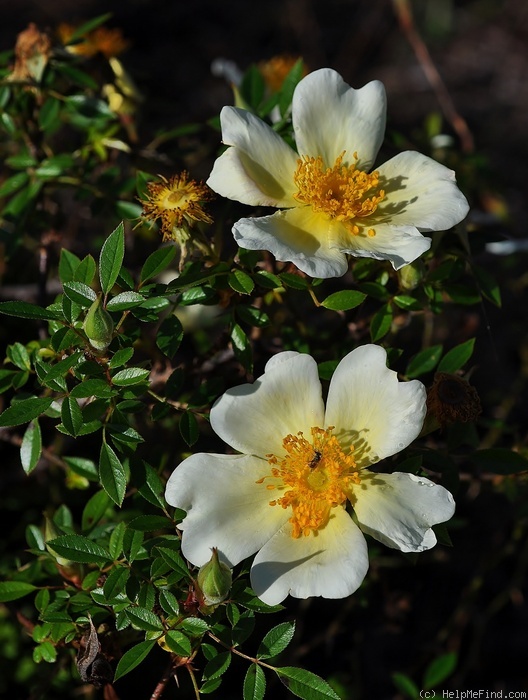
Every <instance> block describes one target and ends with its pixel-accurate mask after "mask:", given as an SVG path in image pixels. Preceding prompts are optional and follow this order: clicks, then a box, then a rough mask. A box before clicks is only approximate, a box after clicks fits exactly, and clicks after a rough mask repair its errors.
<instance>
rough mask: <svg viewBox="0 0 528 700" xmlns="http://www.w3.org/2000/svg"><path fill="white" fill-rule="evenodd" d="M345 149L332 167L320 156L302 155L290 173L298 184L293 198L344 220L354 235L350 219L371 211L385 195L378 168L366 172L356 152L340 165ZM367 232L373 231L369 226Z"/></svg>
mask: <svg viewBox="0 0 528 700" xmlns="http://www.w3.org/2000/svg"><path fill="white" fill-rule="evenodd" d="M344 156H345V151H343V153H341V155H340V156H338V157H337V158H336V161H335V163H334V165H333V167H331V168H325V167H324V164H323V159H322V158H321V156H317V158H314V157H312V156H302V158H299V159H298V160H297V170H296V171H295V174H294V176H293V180H294V182H295V185H296V186H297V188H298V191H297V193H296V194H295V195H294V196H295V198H296V199H297V200H298V201H299V202H302V203H303V204H309V205H310V206H311V207H312V209H313V210H314V211H315V212H317V213H319V214H325V215H326V216H328V217H329V218H331V219H335V220H336V221H341V222H343V223H344V224H345V225H346V226H347V229H348V230H349V231H350V233H352V234H353V235H354V236H357V235H359V233H360V229H359V227H358V226H357V224H355V223H353V220H354V219H356V218H364V217H367V216H370V215H371V214H373V213H374V212H375V211H376V209H377V207H378V204H379V203H380V202H381V201H382V200H383V199H384V197H385V192H384V190H379V189H378V185H379V172H378V171H377V170H374V172H372V173H366V172H364V171H363V170H359V169H358V167H357V160H358V157H357V153H354V161H355V162H354V163H352V165H343V158H344ZM369 193H370V196H367V195H368V194H369ZM367 234H368V235H369V236H371V237H372V236H374V235H376V232H375V231H374V229H372V228H370V229H368V232H367Z"/></svg>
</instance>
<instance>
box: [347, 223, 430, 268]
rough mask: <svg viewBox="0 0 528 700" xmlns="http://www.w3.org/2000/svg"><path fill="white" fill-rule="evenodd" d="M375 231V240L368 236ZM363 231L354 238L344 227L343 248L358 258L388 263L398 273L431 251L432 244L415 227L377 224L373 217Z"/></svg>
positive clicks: (362, 226) (360, 227)
mask: <svg viewBox="0 0 528 700" xmlns="http://www.w3.org/2000/svg"><path fill="white" fill-rule="evenodd" d="M371 228H373V230H374V231H375V236H372V237H371V236H369V235H368V233H367V232H368V230H369V229H371ZM359 229H360V233H359V234H358V235H356V236H354V235H352V234H351V233H350V232H349V231H348V230H347V229H346V228H345V226H341V227H340V234H341V235H340V237H339V239H338V244H337V245H338V247H339V249H340V250H342V251H343V252H344V253H349V254H350V255H354V256H355V257H357V258H374V259H375V260H388V261H389V262H390V263H391V264H392V266H393V268H394V269H395V270H399V269H400V268H401V267H403V266H404V265H408V264H409V263H411V262H413V260H416V258H418V257H420V255H422V253H425V251H426V250H429V248H430V247H431V243H432V241H431V239H430V238H427V237H426V236H422V234H421V233H420V232H419V231H418V229H417V228H415V227H414V226H396V225H393V224H392V223H391V222H388V223H379V222H378V223H375V222H373V221H371V220H370V218H369V219H368V220H367V223H366V224H364V225H362V224H361V223H359Z"/></svg>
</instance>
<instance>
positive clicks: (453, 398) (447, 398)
mask: <svg viewBox="0 0 528 700" xmlns="http://www.w3.org/2000/svg"><path fill="white" fill-rule="evenodd" d="M481 412H482V408H481V405H480V398H479V395H478V393H477V390H476V389H475V387H473V386H471V384H469V383H468V382H467V381H466V380H465V379H462V377H458V376H457V375H456V374H447V373H446V372H437V373H436V374H435V378H434V382H433V385H432V387H431V388H430V389H429V390H428V391H427V418H428V419H429V418H436V420H437V421H438V423H439V425H440V427H442V428H444V427H445V426H446V425H449V424H450V423H470V422H472V421H474V420H476V419H477V418H478V416H479V415H480V414H481Z"/></svg>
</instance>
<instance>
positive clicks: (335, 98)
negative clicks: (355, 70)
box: [292, 68, 387, 170]
mask: <svg viewBox="0 0 528 700" xmlns="http://www.w3.org/2000/svg"><path fill="white" fill-rule="evenodd" d="M386 110H387V101H386V96H385V88H384V87H383V84H382V83H380V82H379V81H378V80H374V81H372V82H371V83H368V84H367V85H365V86H364V87H362V88H360V89H359V90H354V88H351V87H350V86H349V85H347V84H346V83H345V81H344V80H343V79H342V78H341V76H340V75H339V73H336V71H334V70H331V69H330V68H322V69H321V70H317V71H314V72H313V73H310V74H309V75H307V76H306V78H303V80H301V82H300V83H299V84H298V85H297V88H296V89H295V92H294V94H293V102H292V121H293V128H294V133H295V141H296V144H297V150H298V152H299V153H300V154H301V155H307V156H313V157H317V156H322V158H323V162H324V163H325V165H326V166H327V167H332V166H333V165H334V163H335V160H336V158H337V157H338V156H339V155H340V154H341V153H342V152H343V151H346V157H345V162H348V161H350V162H353V154H354V152H357V154H358V157H359V163H358V165H359V167H360V168H361V169H362V170H370V168H371V167H372V164H373V163H374V160H375V158H376V155H377V153H378V151H379V148H380V146H381V144H382V142H383V137H384V133H385V119H386Z"/></svg>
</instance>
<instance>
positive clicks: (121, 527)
mask: <svg viewBox="0 0 528 700" xmlns="http://www.w3.org/2000/svg"><path fill="white" fill-rule="evenodd" d="M125 531H126V525H125V523H123V522H121V523H118V524H117V525H116V526H115V528H114V529H113V530H112V534H111V535H110V542H109V545H108V547H109V549H110V554H111V555H112V559H114V560H115V559H119V557H120V556H121V554H123V546H124V542H125Z"/></svg>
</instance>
